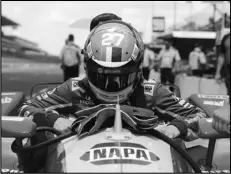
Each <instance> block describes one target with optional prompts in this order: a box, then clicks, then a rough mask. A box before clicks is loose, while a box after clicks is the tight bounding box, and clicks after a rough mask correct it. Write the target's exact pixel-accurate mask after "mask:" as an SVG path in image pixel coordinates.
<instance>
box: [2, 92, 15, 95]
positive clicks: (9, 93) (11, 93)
mask: <svg viewBox="0 0 231 174" xmlns="http://www.w3.org/2000/svg"><path fill="white" fill-rule="evenodd" d="M2 95H16V93H14V92H2Z"/></svg>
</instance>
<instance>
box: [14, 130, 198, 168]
mask: <svg viewBox="0 0 231 174" xmlns="http://www.w3.org/2000/svg"><path fill="white" fill-rule="evenodd" d="M73 130H74V129H72V131H70V132H68V133H65V134H61V133H60V132H59V131H58V130H56V129H54V128H50V127H43V128H42V129H41V128H40V129H37V132H42V131H48V132H52V133H54V134H56V135H57V137H56V138H54V139H52V140H48V141H46V142H43V143H40V144H37V145H34V146H30V147H23V148H20V147H18V146H17V145H16V141H14V142H13V143H12V151H13V152H15V153H18V152H20V153H21V152H29V151H35V150H37V149H40V148H43V147H47V146H49V145H51V144H54V143H57V142H59V141H61V140H63V139H66V138H69V137H71V136H73V135H76V132H75V131H73ZM135 132H136V134H139V135H145V136H147V135H150V136H155V137H157V138H159V139H161V140H163V141H164V142H165V143H167V144H169V145H170V146H171V147H173V148H174V149H175V150H176V151H177V152H178V153H179V154H180V155H181V156H182V157H183V158H184V159H185V160H186V161H187V162H188V164H189V165H190V166H191V167H192V169H193V170H194V172H195V173H202V171H201V169H200V167H199V166H198V165H197V164H196V162H195V161H193V159H192V158H191V157H190V156H189V155H188V154H187V153H186V151H184V150H183V149H182V148H181V147H179V146H178V144H176V143H175V142H174V141H173V140H172V139H171V138H169V137H167V136H166V135H164V134H163V133H161V132H159V131H157V130H155V129H150V130H145V131H144V130H141V129H139V128H138V127H137V130H135Z"/></svg>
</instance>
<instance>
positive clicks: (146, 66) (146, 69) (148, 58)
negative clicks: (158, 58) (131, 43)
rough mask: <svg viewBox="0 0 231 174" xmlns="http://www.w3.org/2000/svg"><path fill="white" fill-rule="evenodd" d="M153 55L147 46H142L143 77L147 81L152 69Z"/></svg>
mask: <svg viewBox="0 0 231 174" xmlns="http://www.w3.org/2000/svg"><path fill="white" fill-rule="evenodd" d="M154 60H155V53H154V52H153V51H152V50H151V49H150V47H149V45H147V44H145V45H144V59H143V76H144V79H145V80H148V78H149V74H150V70H151V69H152V68H153V67H154Z"/></svg>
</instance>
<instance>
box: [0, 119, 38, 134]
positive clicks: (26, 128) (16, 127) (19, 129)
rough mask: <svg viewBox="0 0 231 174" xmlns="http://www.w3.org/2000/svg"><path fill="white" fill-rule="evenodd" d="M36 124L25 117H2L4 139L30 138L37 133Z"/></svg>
mask: <svg viewBox="0 0 231 174" xmlns="http://www.w3.org/2000/svg"><path fill="white" fill-rule="evenodd" d="M36 128H37V126H36V124H35V123H34V122H33V121H32V120H31V119H30V118H25V117H16V116H13V117H9V116H2V137H4V138H30V137H32V136H34V135H35V133H36Z"/></svg>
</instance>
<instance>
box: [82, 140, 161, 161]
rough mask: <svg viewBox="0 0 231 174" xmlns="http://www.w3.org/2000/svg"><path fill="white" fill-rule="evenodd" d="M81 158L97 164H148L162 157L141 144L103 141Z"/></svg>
mask: <svg viewBox="0 0 231 174" xmlns="http://www.w3.org/2000/svg"><path fill="white" fill-rule="evenodd" d="M80 159H81V160H83V161H87V162H90V163H92V164H95V165H102V164H118V163H122V164H138V165H148V164H151V163H152V162H154V161H159V160H160V158H159V157H158V156H156V155H155V154H154V153H153V152H150V151H149V150H148V149H147V148H145V147H144V146H142V145H140V144H135V143H125V142H122V143H120V145H119V144H118V143H102V144H97V145H95V146H94V147H92V148H91V149H90V150H89V151H87V152H85V153H84V154H83V155H82V156H81V157H80Z"/></svg>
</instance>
